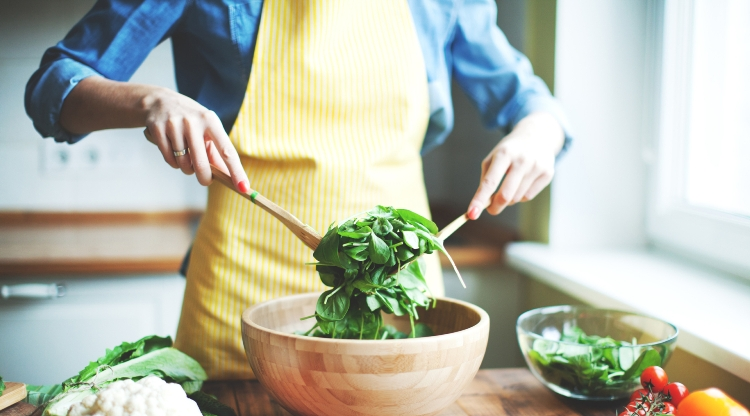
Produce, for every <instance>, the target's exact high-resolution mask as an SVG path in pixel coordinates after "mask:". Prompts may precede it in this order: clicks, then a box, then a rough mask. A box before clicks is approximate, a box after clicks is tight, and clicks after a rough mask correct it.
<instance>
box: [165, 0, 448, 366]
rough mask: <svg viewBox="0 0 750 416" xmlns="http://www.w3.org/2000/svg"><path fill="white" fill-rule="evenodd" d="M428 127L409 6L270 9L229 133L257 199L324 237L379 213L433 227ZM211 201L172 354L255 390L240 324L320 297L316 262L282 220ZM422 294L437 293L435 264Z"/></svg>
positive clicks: (300, 4) (213, 189)
mask: <svg viewBox="0 0 750 416" xmlns="http://www.w3.org/2000/svg"><path fill="white" fill-rule="evenodd" d="M428 117H429V104H428V95H427V79H426V72H425V68H424V62H423V61H422V53H421V50H420V46H419V43H418V39H417V37H416V32H415V29H414V26H413V22H412V19H411V16H410V13H409V8H408V5H407V2H406V0H358V1H351V0H326V1H324V0H310V1H294V0H267V1H266V2H265V4H264V5H263V12H262V17H261V22H260V28H259V33H258V39H257V43H256V49H255V56H254V57H253V70H252V73H251V75H250V80H249V82H248V85H247V92H246V95H245V99H244V102H243V104H242V107H241V109H240V112H239V115H238V117H237V121H236V123H235V125H234V127H233V129H232V131H231V133H230V138H231V139H232V142H233V143H234V145H235V147H236V148H237V151H238V152H239V153H240V156H241V158H242V163H243V165H244V166H245V169H246V170H247V175H248V178H249V179H250V186H251V187H252V188H254V189H256V190H258V191H259V192H260V193H261V194H263V195H265V196H266V197H268V198H269V199H271V200H272V201H274V202H276V203H278V204H279V205H281V206H282V207H284V208H286V209H287V210H289V211H290V212H292V213H293V214H295V215H296V216H297V217H298V218H300V219H301V220H302V221H303V222H305V223H307V224H309V225H311V226H312V227H314V228H315V229H316V230H318V231H319V232H321V233H323V232H325V231H326V230H327V228H328V226H329V225H330V224H331V223H333V222H334V221H336V220H341V219H344V218H347V217H349V216H351V215H352V214H355V213H357V212H361V211H365V210H368V209H370V208H372V207H374V206H375V205H377V204H381V205H391V206H395V207H398V208H408V209H411V210H413V211H416V212H419V213H422V214H424V215H429V210H428V206H427V198H426V193H425V189H424V183H423V177H422V161H421V158H420V154H419V152H420V148H421V146H422V139H423V137H424V133H425V130H426V127H427V121H428ZM208 195H209V196H208V206H207V209H206V213H205V215H204V216H203V219H202V221H201V224H200V226H199V228H198V232H197V236H196V239H195V244H194V246H193V251H192V257H191V259H190V267H189V270H188V276H187V287H186V290H185V300H184V303H183V308H182V315H181V318H180V325H179V328H178V332H177V339H176V341H175V346H176V347H177V348H179V349H181V350H182V351H184V352H186V353H187V354H189V355H191V356H192V357H194V358H195V359H197V360H198V361H199V362H200V363H201V364H202V365H203V367H204V368H205V369H206V371H207V372H208V374H209V377H210V378H212V379H242V378H250V377H252V371H251V370H250V366H249V365H248V363H247V359H246V358H245V354H244V349H243V347H242V338H241V333H240V315H241V313H242V311H243V310H244V309H246V308H248V307H250V306H251V305H253V304H255V303H258V302H262V301H264V300H267V299H271V298H276V297H279V296H285V295H291V294H295V293H301V292H308V291H321V290H323V289H324V286H323V284H322V283H321V282H320V279H319V278H318V276H317V274H316V272H315V270H314V267H313V266H308V265H305V264H304V263H305V262H311V261H314V259H313V257H312V251H311V250H310V249H309V248H307V247H306V246H305V245H304V244H303V243H302V242H300V241H298V240H297V239H296V237H295V236H294V235H293V234H292V233H291V232H290V231H289V230H287V229H286V228H284V227H283V225H282V224H281V223H280V222H279V221H278V220H276V219H274V218H273V217H272V216H271V215H269V214H268V213H266V212H264V211H263V210H261V209H260V208H258V207H255V206H253V205H252V204H251V203H250V202H249V201H247V200H245V199H243V198H241V197H239V196H238V195H237V194H235V193H234V192H232V191H230V190H228V189H227V188H225V187H224V186H223V185H220V184H216V183H214V184H213V185H211V186H210V187H209V193H208ZM428 282H429V285H430V287H431V289H432V291H433V292H434V293H435V294H436V295H440V294H442V293H443V285H442V276H441V274H440V265H439V262H438V259H437V256H436V255H432V256H429V258H428ZM312 312H313V311H311V313H312ZM311 325H312V324H311Z"/></svg>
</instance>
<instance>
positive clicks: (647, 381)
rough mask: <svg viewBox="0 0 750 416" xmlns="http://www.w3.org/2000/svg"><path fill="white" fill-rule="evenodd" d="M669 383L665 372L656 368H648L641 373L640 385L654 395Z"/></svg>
mask: <svg viewBox="0 0 750 416" xmlns="http://www.w3.org/2000/svg"><path fill="white" fill-rule="evenodd" d="M667 383H669V379H668V378H667V372H666V371H664V369H663V368H661V367H658V366H652V367H648V368H646V369H645V370H643V373H641V385H642V386H643V388H644V389H649V390H651V391H652V392H654V393H658V392H661V391H662V390H663V389H664V387H666V386H667Z"/></svg>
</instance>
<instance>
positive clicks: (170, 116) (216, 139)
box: [143, 88, 250, 192]
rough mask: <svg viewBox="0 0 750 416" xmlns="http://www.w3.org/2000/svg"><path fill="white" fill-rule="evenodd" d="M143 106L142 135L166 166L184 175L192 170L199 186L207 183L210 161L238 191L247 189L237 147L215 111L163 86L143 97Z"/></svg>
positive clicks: (191, 172) (209, 179) (208, 182)
mask: <svg viewBox="0 0 750 416" xmlns="http://www.w3.org/2000/svg"><path fill="white" fill-rule="evenodd" d="M143 106H144V108H146V109H147V115H146V120H145V124H146V130H145V131H144V134H145V135H146V138H147V139H148V140H149V141H150V142H152V143H154V144H155V145H156V146H157V147H158V148H159V151H160V152H161V154H162V156H163V157H164V161H166V162H167V163H168V164H169V166H172V167H173V168H175V169H180V170H182V172H183V173H184V174H186V175H191V174H193V173H195V176H196V177H197V178H198V182H199V183H200V184H201V185H209V184H210V183H211V178H212V175H211V166H210V164H213V165H215V166H217V167H219V168H221V169H223V170H224V171H225V172H228V173H229V175H230V176H231V177H232V180H233V182H234V184H235V187H236V188H237V189H238V190H240V191H242V192H247V190H248V189H250V186H249V181H248V179H247V175H246V174H245V170H244V169H243V168H242V163H241V162H240V158H239V155H238V154H237V150H235V148H234V146H233V145H232V142H231V141H230V140H229V137H228V136H227V134H226V132H225V131H224V127H223V126H222V124H221V120H219V116H217V115H216V113H214V112H213V111H211V110H208V109H206V108H205V107H203V106H202V105H200V104H198V103H197V102H196V101H194V100H192V99H190V98H188V97H186V96H184V95H182V94H179V93H177V92H174V91H172V90H168V89H163V88H159V89H156V90H154V91H152V92H151V93H150V94H148V95H147V96H145V97H144V98H143ZM185 149H187V150H185ZM185 152H186V153H185ZM181 153H184V154H182V155H180V154H181Z"/></svg>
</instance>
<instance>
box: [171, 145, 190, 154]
mask: <svg viewBox="0 0 750 416" xmlns="http://www.w3.org/2000/svg"><path fill="white" fill-rule="evenodd" d="M187 152H188V149H187V147H186V148H184V149H182V150H178V151H176V152H172V153H174V155H175V156H185V155H186V154H187Z"/></svg>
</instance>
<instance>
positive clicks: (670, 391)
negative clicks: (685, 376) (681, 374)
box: [662, 383, 689, 406]
mask: <svg viewBox="0 0 750 416" xmlns="http://www.w3.org/2000/svg"><path fill="white" fill-rule="evenodd" d="M662 393H664V394H665V395H666V396H667V398H666V400H667V401H669V402H672V404H673V405H675V406H678V405H679V404H680V402H681V401H682V399H684V398H685V397H686V396H687V395H688V394H689V392H688V389H687V387H685V385H684V384H682V383H669V384H667V387H666V388H665V389H664V390H663V391H662Z"/></svg>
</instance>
